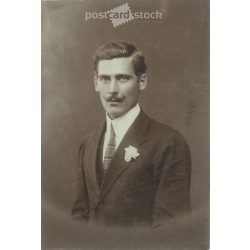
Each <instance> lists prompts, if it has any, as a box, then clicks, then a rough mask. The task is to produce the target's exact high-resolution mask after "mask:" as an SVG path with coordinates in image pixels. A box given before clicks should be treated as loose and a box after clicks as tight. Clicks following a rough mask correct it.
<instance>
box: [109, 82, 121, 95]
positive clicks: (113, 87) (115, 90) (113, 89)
mask: <svg viewBox="0 0 250 250" xmlns="http://www.w3.org/2000/svg"><path fill="white" fill-rule="evenodd" d="M118 92H119V88H118V84H117V81H116V80H115V79H113V80H111V82H110V85H109V93H110V94H117V93H118Z"/></svg>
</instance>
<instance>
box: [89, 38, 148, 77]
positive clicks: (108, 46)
mask: <svg viewBox="0 0 250 250" xmlns="http://www.w3.org/2000/svg"><path fill="white" fill-rule="evenodd" d="M130 56H133V59H132V62H133V68H134V73H135V75H137V76H138V77H140V76H141V75H142V74H144V73H145V72H146V69H147V65H146V63H145V58H144V55H143V53H142V51H140V50H138V49H137V48H136V47H135V45H133V44H132V43H129V42H126V41H111V42H108V43H105V44H104V45H102V46H101V47H99V48H98V49H97V50H96V51H95V53H94V56H93V60H94V70H95V72H96V73H97V68H98V63H99V61H100V60H111V59H113V58H119V57H130Z"/></svg>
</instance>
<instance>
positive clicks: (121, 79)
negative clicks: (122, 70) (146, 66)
mask: <svg viewBox="0 0 250 250" xmlns="http://www.w3.org/2000/svg"><path fill="white" fill-rule="evenodd" d="M129 79H130V78H129V76H119V77H118V80H119V81H121V82H126V81H128V80H129Z"/></svg>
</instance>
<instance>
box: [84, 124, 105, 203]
mask: <svg viewBox="0 0 250 250" xmlns="http://www.w3.org/2000/svg"><path fill="white" fill-rule="evenodd" d="M104 131H105V123H104V124H103V126H102V127H101V128H100V130H99V131H98V132H96V133H94V134H93V135H92V136H91V138H90V141H89V147H88V149H89V150H88V152H87V155H86V158H87V167H86V179H87V181H88V183H89V188H88V189H89V190H90V191H93V193H94V196H95V200H96V201H97V199H98V197H99V194H100V187H99V183H98V180H97V169H96V164H97V154H98V147H99V145H100V143H101V139H102V137H103V133H104Z"/></svg>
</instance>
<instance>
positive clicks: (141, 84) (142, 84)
mask: <svg viewBox="0 0 250 250" xmlns="http://www.w3.org/2000/svg"><path fill="white" fill-rule="evenodd" d="M147 83H148V79H147V75H146V74H142V75H141V76H140V79H139V89H140V90H144V89H145V88H146V87H147Z"/></svg>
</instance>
